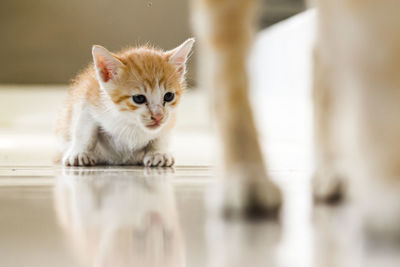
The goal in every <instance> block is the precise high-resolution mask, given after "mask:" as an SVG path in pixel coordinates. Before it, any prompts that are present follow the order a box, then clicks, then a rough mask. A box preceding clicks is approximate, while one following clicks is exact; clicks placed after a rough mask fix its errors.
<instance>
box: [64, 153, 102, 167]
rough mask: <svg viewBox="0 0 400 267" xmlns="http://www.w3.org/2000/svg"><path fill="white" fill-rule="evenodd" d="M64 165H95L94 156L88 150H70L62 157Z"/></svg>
mask: <svg viewBox="0 0 400 267" xmlns="http://www.w3.org/2000/svg"><path fill="white" fill-rule="evenodd" d="M63 164H64V165H65V166H93V165H96V158H95V157H94V155H92V154H91V153H90V152H77V151H73V150H70V151H68V152H67V153H66V154H65V156H64V158H63Z"/></svg>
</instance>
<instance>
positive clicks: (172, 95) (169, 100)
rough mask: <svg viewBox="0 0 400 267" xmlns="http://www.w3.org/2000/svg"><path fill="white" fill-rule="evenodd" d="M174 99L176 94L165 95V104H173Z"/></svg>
mask: <svg viewBox="0 0 400 267" xmlns="http://www.w3.org/2000/svg"><path fill="white" fill-rule="evenodd" d="M174 98H175V94H174V93H171V92H168V93H166V94H165V95H164V101H165V102H171V101H172V100H174Z"/></svg>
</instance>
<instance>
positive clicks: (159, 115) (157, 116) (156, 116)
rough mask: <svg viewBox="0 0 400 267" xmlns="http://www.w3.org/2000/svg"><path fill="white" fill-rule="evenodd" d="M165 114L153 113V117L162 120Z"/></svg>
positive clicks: (156, 120)
mask: <svg viewBox="0 0 400 267" xmlns="http://www.w3.org/2000/svg"><path fill="white" fill-rule="evenodd" d="M163 117H164V116H163V115H162V114H153V115H151V119H152V120H153V121H155V122H159V121H160V120H162V118H163Z"/></svg>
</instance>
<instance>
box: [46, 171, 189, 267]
mask: <svg viewBox="0 0 400 267" xmlns="http://www.w3.org/2000/svg"><path fill="white" fill-rule="evenodd" d="M170 171H171V170H168V169H167V170H163V169H161V170H160V169H155V170H154V169H153V170H148V169H147V170H141V169H132V170H125V171H121V170H99V171H96V170H88V171H82V170H79V169H76V170H69V169H64V170H63V174H62V175H60V177H59V178H58V180H57V183H56V186H55V189H54V193H55V197H54V200H55V207H56V210H57V214H58V219H59V222H60V225H61V226H62V228H63V229H64V230H65V232H66V233H67V234H68V236H69V237H70V240H71V244H72V247H73V249H74V251H75V252H76V253H77V255H78V256H79V258H80V259H82V260H83V261H84V264H86V265H89V266H110V267H111V266H113V267H117V266H121V267H122V266H141V267H168V266H174V267H179V266H185V261H184V245H183V237H182V231H181V229H180V224H179V219H178V213H177V209H176V203H175V198H174V194H173V188H172V186H171V184H170V181H169V178H168V172H170Z"/></svg>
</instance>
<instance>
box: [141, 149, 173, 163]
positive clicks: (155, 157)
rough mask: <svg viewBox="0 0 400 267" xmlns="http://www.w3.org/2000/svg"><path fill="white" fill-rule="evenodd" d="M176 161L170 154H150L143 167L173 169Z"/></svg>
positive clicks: (144, 160) (146, 157) (145, 158)
mask: <svg viewBox="0 0 400 267" xmlns="http://www.w3.org/2000/svg"><path fill="white" fill-rule="evenodd" d="M174 163H175V159H174V157H173V156H172V155H171V154H169V153H161V152H150V153H147V154H146V156H145V157H144V159H143V165H144V166H146V167H171V166H172V165H174Z"/></svg>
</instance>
